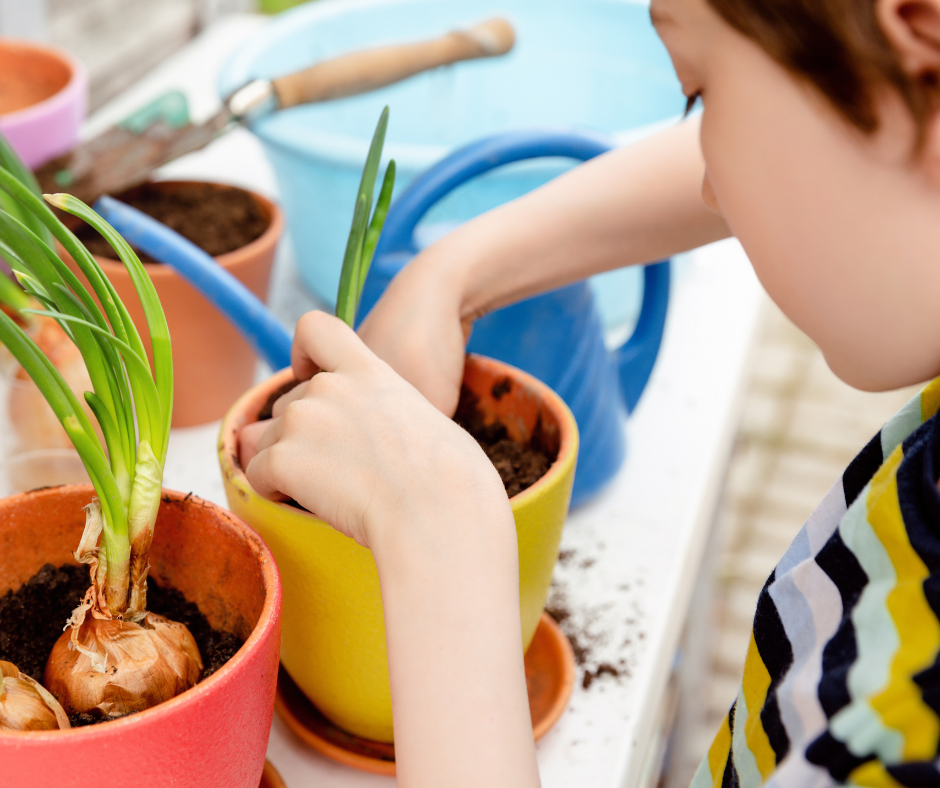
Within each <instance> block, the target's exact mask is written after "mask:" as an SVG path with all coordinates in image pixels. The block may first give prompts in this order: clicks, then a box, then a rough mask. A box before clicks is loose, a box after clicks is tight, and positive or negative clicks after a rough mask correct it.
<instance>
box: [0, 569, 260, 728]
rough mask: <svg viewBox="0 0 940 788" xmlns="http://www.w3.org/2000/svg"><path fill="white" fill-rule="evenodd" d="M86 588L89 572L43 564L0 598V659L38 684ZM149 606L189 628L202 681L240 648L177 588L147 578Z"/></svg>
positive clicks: (75, 720) (76, 722)
mask: <svg viewBox="0 0 940 788" xmlns="http://www.w3.org/2000/svg"><path fill="white" fill-rule="evenodd" d="M88 583H89V581H88V567H85V566H73V565H71V564H64V565H62V566H60V567H59V568H58V569H57V568H56V567H54V566H53V565H52V564H46V565H45V566H44V567H43V568H42V569H40V570H39V571H38V572H37V573H36V574H35V575H33V576H32V577H31V578H30V579H29V580H27V581H26V583H24V584H23V585H22V586H21V587H20V588H19V589H17V590H16V591H15V592H14V591H8V592H7V593H6V594H5V595H4V596H2V597H0V660H6V661H7V662H12V663H13V664H14V665H16V666H17V667H18V668H19V669H20V670H21V671H23V673H26V674H28V675H30V676H32V677H33V678H34V679H36V680H37V681H39V682H41V681H42V679H43V672H44V671H45V668H46V660H47V659H48V658H49V653H50V652H51V651H52V647H53V645H54V644H55V642H56V640H58V638H59V636H60V635H61V634H62V627H63V626H64V625H65V622H66V620H67V619H68V617H69V616H70V615H71V614H72V611H73V610H74V609H75V608H76V607H77V606H78V603H79V602H80V601H81V599H82V597H83V596H84V594H85V591H87V590H88ZM147 606H148V608H149V609H150V610H151V611H152V612H154V613H158V614H160V615H161V616H165V617H166V618H168V619H171V620H172V621H179V622H180V623H182V624H185V625H186V626H187V627H188V628H189V631H190V632H191V633H192V635H193V638H194V639H195V640H196V645H197V646H198V647H199V653H200V654H201V655H202V661H203V672H202V677H201V678H200V681H202V680H203V679H206V678H208V677H209V676H211V675H212V674H213V673H215V671H217V670H218V669H219V668H221V667H222V666H223V665H224V664H225V663H226V662H228V661H229V660H230V659H231V658H232V657H233V656H235V652H237V651H238V649H240V648H241V646H242V640H241V639H240V638H239V637H238V636H237V635H234V634H232V633H231V632H220V631H218V630H216V629H213V628H212V626H211V625H210V624H209V622H208V621H207V620H206V617H205V616H204V615H203V614H202V613H201V612H199V608H198V607H197V606H196V605H195V604H194V603H192V602H189V601H187V600H186V598H185V597H184V596H183V595H182V594H181V593H180V592H179V591H177V590H176V589H173V588H161V587H160V586H158V585H157V584H156V583H155V582H154V580H153V578H152V577H151V578H148V579H147ZM70 719H71V722H72V725H73V726H82V725H90V724H94V723H96V722H103V721H104V720H98V719H96V718H94V717H92V716H91V715H87V714H84V715H76V716H74V717H72V718H70Z"/></svg>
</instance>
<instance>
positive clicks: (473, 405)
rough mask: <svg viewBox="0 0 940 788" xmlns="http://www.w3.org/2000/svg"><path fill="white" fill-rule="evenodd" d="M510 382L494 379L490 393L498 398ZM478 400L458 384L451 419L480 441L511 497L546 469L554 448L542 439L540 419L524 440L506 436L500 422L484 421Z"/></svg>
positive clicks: (507, 432)
mask: <svg viewBox="0 0 940 788" xmlns="http://www.w3.org/2000/svg"><path fill="white" fill-rule="evenodd" d="M510 386H511V382H510V381H509V380H508V379H506V380H500V381H497V382H496V383H495V384H493V391H492V394H493V397H494V398H495V399H497V400H498V399H501V398H502V397H503V396H504V395H505V394H506V393H508V392H509V390H510ZM479 402H480V400H479V398H478V397H477V396H476V394H474V393H473V392H472V391H470V389H468V388H467V387H466V386H462V387H461V390H460V402H459V403H458V404H457V413H456V414H455V415H454V421H455V422H457V424H459V425H460V426H461V427H463V428H464V429H465V430H466V431H467V432H469V433H470V434H471V435H472V436H473V437H474V438H475V439H476V442H477V443H479V444H480V448H482V449H483V451H484V452H486V456H487V457H489V458H490V462H492V463H493V466H494V467H495V468H496V470H497V471H498V472H499V476H500V478H501V479H502V480H503V486H504V487H505V488H506V494H507V495H508V496H509V497H510V498H512V497H513V496H514V495H518V494H519V493H521V492H522V491H523V490H526V489H528V488H529V487H531V486H532V485H533V484H535V483H536V482H537V481H538V480H539V479H541V478H542V477H543V476H544V475H545V474H546V473H547V472H548V469H549V468H550V467H551V464H552V463H553V462H554V461H555V458H556V457H557V456H558V451H557V450H555V451H554V452H553V451H551V449H550V448H549V447H548V446H547V445H546V441H544V440H543V438H542V430H541V422H539V423H538V424H536V426H535V429H534V430H533V434H532V437H531V438H530V440H529V441H528V443H526V444H521V443H519V442H518V441H514V440H513V439H512V438H510V437H509V431H508V430H507V429H506V425H504V424H502V423H501V422H499V421H495V422H493V423H492V424H487V423H486V421H485V418H484V415H483V412H482V411H481V410H480V406H479Z"/></svg>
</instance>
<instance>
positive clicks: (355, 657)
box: [219, 355, 578, 742]
mask: <svg viewBox="0 0 940 788" xmlns="http://www.w3.org/2000/svg"><path fill="white" fill-rule="evenodd" d="M292 374H293V373H292V372H291V370H289V369H288V370H284V371H282V372H279V373H278V374H276V375H274V376H273V377H272V378H271V379H269V380H268V381H266V382H265V383H262V384H261V385H259V386H256V387H255V388H253V389H251V390H250V391H249V392H247V393H246V394H245V395H244V396H243V397H242V398H241V399H240V400H239V401H238V402H237V403H235V405H234V406H233V408H232V409H231V410H230V411H229V413H228V414H227V415H226V417H225V419H224V420H223V422H222V432H221V436H220V439H219V459H220V462H221V465H222V477H223V480H224V482H225V492H226V495H227V497H228V501H229V506H230V507H231V508H232V511H234V512H235V513H236V514H238V516H239V517H241V518H242V519H244V520H245V522H247V523H248V524H249V525H250V526H251V527H252V528H254V529H255V530H256V531H258V533H260V534H261V535H262V537H263V538H264V540H265V541H266V542H267V543H268V544H269V545H270V547H271V551H272V552H273V553H274V555H275V557H276V558H277V561H278V566H279V567H280V570H281V575H282V577H283V578H284V589H285V599H284V621H285V626H284V640H283V644H282V647H281V662H282V664H283V666H284V667H285V669H286V670H287V672H288V673H289V674H290V676H291V678H292V679H293V680H294V681H295V682H296V684H297V685H298V686H299V687H300V688H301V689H302V690H303V692H304V694H306V695H307V697H308V698H310V700H311V701H312V702H313V704H314V705H315V706H316V707H317V708H318V709H319V710H320V711H321V712H322V713H323V714H324V715H325V716H326V717H327V718H328V719H329V720H330V721H332V722H333V723H334V724H335V725H337V726H338V727H340V728H342V729H344V730H346V731H349V732H350V733H353V734H355V735H356V736H360V737H362V738H364V739H370V740H373V741H378V742H391V741H392V740H393V738H394V736H393V730H392V701H391V689H390V686H389V677H388V656H387V653H386V650H385V622H384V614H383V610H382V598H381V593H380V591H379V577H378V572H377V570H376V567H375V562H374V561H373V559H372V553H371V552H370V551H369V550H366V549H365V548H364V547H361V546H359V545H358V544H356V542H355V541H353V540H352V539H350V538H348V537H346V536H343V535H342V534H340V533H339V532H337V531H335V530H333V528H331V527H330V526H329V525H327V524H326V523H325V522H323V521H322V520H320V519H318V518H317V517H315V516H314V515H312V514H310V513H309V512H305V511H303V510H301V509H297V508H295V507H292V506H288V505H286V504H281V503H274V502H272V501H269V500H266V499H264V498H262V497H261V496H260V495H258V493H256V492H255V491H254V489H252V487H251V485H250V484H249V483H248V479H247V478H246V476H245V473H244V471H243V470H242V469H241V466H240V464H239V462H238V456H237V435H238V431H239V430H240V429H241V428H242V427H243V426H244V425H245V424H248V423H250V422H253V421H256V420H257V416H258V412H259V411H260V410H261V408H262V406H263V405H264V403H265V402H266V401H267V399H268V397H269V396H270V395H271V393H272V392H274V391H275V390H276V389H277V388H279V387H280V386H282V385H284V384H285V383H286V382H287V381H288V380H289V379H290V377H291V375H292ZM507 381H508V383H509V387H508V390H507V386H506V383H507ZM464 383H465V384H466V385H467V386H468V387H469V388H470V390H471V391H473V393H474V394H476V395H477V396H478V398H479V404H480V408H481V409H482V410H483V412H484V414H485V416H486V417H487V418H488V419H489V420H491V421H495V420H497V419H498V420H499V421H501V422H502V423H503V424H505V425H506V428H507V430H508V431H509V434H510V436H511V437H512V438H514V439H515V440H518V441H521V442H525V441H526V440H527V439H528V438H529V437H530V436H531V435H532V434H533V431H534V430H535V428H536V424H538V423H539V422H540V423H541V429H542V434H543V435H544V436H545V437H546V439H547V440H549V441H552V440H557V442H558V457H557V459H556V460H555V462H554V463H553V464H552V466H551V467H550V468H549V470H548V472H547V473H546V474H545V475H544V476H543V477H542V478H541V479H540V480H539V481H538V482H536V483H535V484H534V485H532V486H531V487H529V488H528V489H527V490H524V491H522V492H521V493H519V494H518V495H516V496H514V497H513V498H512V499H511V504H512V511H513V515H514V516H515V519H516V531H517V534H518V539H519V583H520V588H519V590H520V604H521V613H522V638H523V647H524V648H528V646H529V643H530V642H531V641H532V638H533V636H534V635H535V631H536V628H537V627H538V623H539V618H540V616H541V614H542V609H543V608H544V607H545V600H546V598H547V596H548V589H549V586H550V584H551V578H552V570H553V569H554V567H555V561H556V560H557V558H558V545H559V543H560V542H561V532H562V527H563V526H564V523H565V518H566V517H567V514H568V503H569V500H570V498H571V484H572V481H573V480H574V467H575V461H576V459H577V454H578V428H577V424H576V423H575V420H574V417H573V416H572V415H571V411H570V410H568V407H567V406H566V405H565V403H564V401H563V400H562V399H561V397H559V396H558V395H557V394H555V392H553V391H552V390H551V389H549V388H548V387H547V386H546V385H545V384H544V383H541V382H540V381H538V380H536V379H535V378H533V377H532V376H531V375H527V374H526V373H524V372H522V371H520V370H518V369H516V368H515V367H510V366H509V365H508V364H503V363H502V362H499V361H494V360H493V359H488V358H482V357H480V356H473V355H471V356H468V357H467V364H466V368H465V371H464ZM494 390H495V391H496V396H494ZM311 483H315V482H313V481H312V482H311ZM455 713H459V710H455Z"/></svg>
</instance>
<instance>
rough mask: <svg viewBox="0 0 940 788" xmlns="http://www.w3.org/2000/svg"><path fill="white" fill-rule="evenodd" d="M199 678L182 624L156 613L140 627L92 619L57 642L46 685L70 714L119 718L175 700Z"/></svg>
mask: <svg viewBox="0 0 940 788" xmlns="http://www.w3.org/2000/svg"><path fill="white" fill-rule="evenodd" d="M201 675H202V658H201V657H200V656H199V649H198V648H197V647H196V641H195V640H193V636H192V635H191V634H190V632H189V630H188V629H187V628H186V627H185V626H184V625H183V624H179V623H177V622H175V621H169V620H167V619H165V618H164V617H163V616H158V615H156V614H155V613H147V614H146V615H145V616H144V618H143V619H142V620H141V621H140V623H138V624H135V623H134V622H132V621H119V620H118V619H106V618H98V617H96V616H95V615H94V614H92V615H86V616H85V618H84V620H83V621H82V622H81V623H80V624H79V625H78V626H77V627H75V628H70V629H69V630H68V631H66V632H65V633H64V634H63V635H62V636H61V637H60V638H59V639H58V640H57V641H56V644H55V646H53V647H52V653H51V654H50V655H49V661H48V662H47V663H46V674H45V684H46V687H47V688H48V689H49V691H50V692H52V693H53V694H54V695H55V696H56V697H57V698H58V699H59V701H60V702H61V703H62V705H63V707H64V708H65V709H66V711H67V712H68V713H69V714H82V713H85V714H92V715H94V716H96V717H121V716H123V715H125V714H131V713H133V712H137V711H143V710H144V709H149V708H150V707H151V706H156V705H157V704H158V703H163V701H165V700H170V698H174V697H176V696H177V695H179V694H180V693H181V692H184V691H185V690H188V689H189V688H191V687H194V686H195V685H196V683H197V682H198V681H199V677H200V676H201Z"/></svg>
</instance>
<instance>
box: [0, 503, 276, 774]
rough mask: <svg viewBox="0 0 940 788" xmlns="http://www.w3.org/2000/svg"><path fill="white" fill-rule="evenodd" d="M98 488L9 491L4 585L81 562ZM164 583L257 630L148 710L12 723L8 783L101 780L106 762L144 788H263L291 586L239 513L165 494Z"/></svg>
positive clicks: (221, 617) (231, 627) (5, 750)
mask: <svg viewBox="0 0 940 788" xmlns="http://www.w3.org/2000/svg"><path fill="white" fill-rule="evenodd" d="M93 492H94V491H93V489H92V488H91V487H90V486H71V487H56V488H52V489H46V490H37V491H34V492H30V493H23V494H21V495H14V496H11V497H9V498H4V499H2V500H0V594H3V593H6V591H7V590H8V589H16V588H19V587H20V586H21V585H22V584H23V583H24V582H25V581H26V580H28V579H29V578H30V577H32V576H33V575H34V574H35V573H36V572H37V571H38V570H39V569H40V567H42V566H43V564H46V563H51V564H54V565H56V566H59V565H61V564H64V563H74V558H73V557H72V550H74V549H75V547H76V545H77V544H78V541H79V538H80V537H81V534H82V529H83V527H84V522H85V517H84V513H83V512H82V506H84V505H86V504H87V503H88V502H89V501H90V500H91V498H92V495H93ZM151 562H152V568H151V573H152V575H153V576H154V577H155V578H156V579H157V581H158V582H160V583H161V584H164V585H169V586H172V587H174V588H176V589H178V590H179V591H181V592H182V593H183V594H184V595H185V596H186V597H187V598H188V599H190V600H191V601H193V602H195V603H196V604H197V605H198V606H199V609H200V610H201V611H202V612H203V613H204V614H205V616H206V617H207V618H208V619H209V622H210V624H212V626H213V627H215V628H217V629H223V630H228V631H232V632H236V633H237V634H238V635H239V636H240V637H242V638H245V644H244V645H243V646H242V648H241V649H240V650H239V651H238V653H237V654H236V655H235V656H234V657H233V658H232V659H231V660H229V662H228V663H227V664H226V665H225V666H223V667H222V668H221V669H220V670H219V671H218V672H216V673H214V674H213V675H211V676H210V677H209V678H207V679H206V680H205V681H203V682H201V683H200V684H197V685H196V686H195V687H194V688H193V689H191V690H188V691H187V692H184V693H183V694H182V695H179V696H177V697H176V698H174V699H173V700H170V701H167V702H166V703H163V704H161V705H159V706H156V707H154V708H152V709H148V710H147V711H144V712H141V713H140V714H135V715H132V716H129V717H125V718H124V719H121V720H116V721H114V722H109V723H106V724H103V725H94V726H89V727H85V728H73V729H72V730H68V731H42V732H26V733H21V732H6V731H3V732H0V754H2V761H3V765H2V769H0V783H2V784H3V785H5V786H6V785H9V786H23V788H25V786H29V788H61V787H62V786H66V785H67V786H69V788H100V786H101V784H102V769H105V770H107V773H108V774H110V775H112V777H113V775H122V774H123V775H126V778H122V779H121V780H120V782H122V783H127V784H128V785H133V786H135V788H167V786H171V785H172V786H175V788H207V786H225V787H226V788H258V785H259V782H260V781H261V773H262V769H263V768H264V755H265V750H266V748H267V743H268V736H269V733H270V727H271V716H272V713H273V707H274V690H275V683H276V679H277V667H278V649H279V645H280V624H281V621H280V612H281V585H280V579H279V577H278V572H277V568H276V566H275V564H274V560H273V558H272V556H271V554H270V552H269V551H268V549H267V548H266V547H265V545H264V544H263V542H262V541H261V539H259V538H258V536H257V534H255V533H254V532H253V531H252V530H251V529H249V528H248V527H247V526H246V525H245V524H244V523H242V522H241V521H240V520H238V519H237V518H236V517H235V516H233V515H232V514H231V513H229V512H227V511H225V510H223V509H222V508H221V507H218V506H215V505H214V504H211V503H208V502H206V501H202V500H200V499H198V498H193V497H191V496H185V497H184V496H183V495H181V494H180V493H174V492H165V493H164V497H163V503H162V504H161V506H160V514H159V516H158V518H157V527H156V531H155V538H154V543H153V552H152V554H151Z"/></svg>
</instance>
